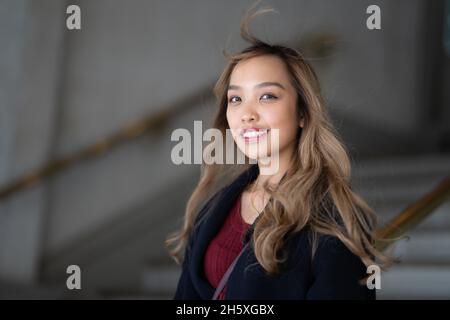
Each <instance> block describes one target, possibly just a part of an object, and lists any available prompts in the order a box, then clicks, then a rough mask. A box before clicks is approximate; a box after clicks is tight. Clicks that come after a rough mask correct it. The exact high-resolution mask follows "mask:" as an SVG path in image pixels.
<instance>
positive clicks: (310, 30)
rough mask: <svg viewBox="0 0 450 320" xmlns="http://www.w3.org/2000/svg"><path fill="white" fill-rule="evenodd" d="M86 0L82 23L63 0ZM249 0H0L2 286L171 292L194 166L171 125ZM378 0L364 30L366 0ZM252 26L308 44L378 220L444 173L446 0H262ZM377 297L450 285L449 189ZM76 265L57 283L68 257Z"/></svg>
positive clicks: (217, 60)
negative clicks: (183, 161)
mask: <svg viewBox="0 0 450 320" xmlns="http://www.w3.org/2000/svg"><path fill="white" fill-rule="evenodd" d="M71 4H76V5H78V6H79V7H80V8H81V30H68V29H67V28H66V19H67V18H68V16H69V15H68V14H67V13H66V9H67V7H68V6H69V5H71ZM252 4H253V1H241V0H239V1H237V0H235V1H207V0H191V1H181V0H170V1H162V0H151V1H144V0H129V1H119V0H96V1H62V0H0V26H1V27H0V298H2V299H13V298H19V299H20V298H29V299H170V298H172V296H173V294H174V290H175V287H176V282H177V280H178V276H179V272H180V267H179V266H177V265H176V264H175V263H174V262H173V261H172V260H171V259H169V256H168V254H167V252H166V250H165V248H164V239H165V238H166V236H167V234H168V233H170V232H172V231H175V230H176V229H177V228H178V227H180V226H181V219H182V216H183V213H184V208H185V204H186V200H187V199H188V197H189V195H190V192H192V190H193V188H194V186H195V185H196V182H197V180H198V178H199V173H200V166H199V165H195V164H192V165H180V166H177V165H175V164H173V163H172V162H171V158H170V154H171V150H172V148H173V147H174V145H176V143H175V142H172V141H171V140H170V136H171V133H172V131H173V130H174V129H175V128H186V129H188V130H189V131H191V132H192V131H193V121H194V120H202V121H204V126H203V127H204V130H205V128H206V127H207V126H206V124H209V123H210V119H211V117H212V115H213V114H214V111H215V110H216V106H215V101H214V99H213V96H212V92H211V89H212V86H213V85H214V82H215V81H216V80H217V78H218V76H219V74H220V72H221V70H222V69H223V68H224V66H225V63H226V59H225V58H224V56H223V55H222V49H224V48H226V49H227V51H228V52H236V51H238V50H241V49H243V48H244V47H245V45H246V44H245V43H244V42H243V41H242V40H241V39H240V37H239V23H240V20H241V18H242V16H243V14H244V12H245V10H246V9H248V8H249V7H250V6H251V5H252ZM372 4H376V5H378V6H379V7H380V9H381V30H369V29H368V28H367V26H366V20H367V18H368V17H369V14H367V13H366V9H367V7H368V6H369V5H372ZM264 5H270V6H272V7H273V8H274V9H276V10H277V11H278V12H279V13H277V14H268V15H265V16H264V17H262V18H257V19H256V20H254V21H253V23H252V25H251V29H252V30H253V32H254V33H255V35H256V36H258V37H260V38H262V39H263V40H266V41H268V42H272V43H281V44H285V45H290V46H292V47H294V48H296V49H299V50H301V51H302V52H304V54H305V56H306V58H307V59H309V60H310V61H311V62H312V63H313V66H314V67H315V69H316V71H317V73H318V74H319V77H320V80H321V83H322V86H323V93H324V96H325V100H326V102H327V106H328V108H329V110H330V113H331V116H332V119H333V121H334V124H335V125H336V128H337V130H338V131H339V133H340V134H341V135H342V136H343V138H344V140H345V143H346V145H347V147H348V149H349V151H350V153H351V158H352V161H353V173H352V182H353V184H354V189H355V190H356V191H357V192H359V193H360V194H361V195H362V196H363V197H364V198H365V199H366V200H367V201H368V203H369V204H370V205H371V206H372V207H373V208H374V209H375V210H376V212H377V213H378V214H379V216H380V218H381V221H382V222H387V221H389V219H391V218H392V217H394V216H396V215H397V214H399V213H400V212H401V211H402V209H405V208H406V207H407V206H408V205H410V204H411V203H414V201H416V200H417V199H419V198H420V197H422V196H423V195H425V194H427V193H428V192H429V191H430V190H432V189H433V188H434V187H436V185H438V184H439V182H440V181H442V179H443V178H444V177H445V176H448V175H449V174H450V153H449V152H450V108H449V105H450V90H449V89H450V1H443V0H435V1H425V0H402V1H400V0H398V1H379V0H376V1H365V0H339V1H332V0H322V1H318V0H315V1H312V0H303V1H299V0H289V1H288V0H283V1H263V2H262V3H261V6H264ZM408 235H409V236H410V239H409V241H405V240H401V241H399V242H398V243H397V244H396V246H395V252H396V254H398V255H399V256H401V259H402V263H400V264H398V265H396V266H395V267H393V268H392V269H391V270H389V271H388V272H385V273H382V277H381V286H382V289H381V290H378V292H377V295H378V298H379V299H404V298H411V299H432V298H438V299H449V298H450V250H449V249H448V248H449V247H450V205H449V202H448V201H447V202H445V203H443V204H442V205H440V206H439V207H438V208H437V209H436V210H434V212H433V213H432V214H431V215H430V216H429V217H428V218H427V219H426V220H425V221H424V222H423V223H421V224H420V225H419V226H418V227H417V228H415V229H414V230H412V231H410V232H408ZM69 265H78V266H80V268H81V286H82V289H81V290H68V289H67V287H66V279H67V277H68V276H69V275H68V274H67V273H66V268H67V267H68V266H69Z"/></svg>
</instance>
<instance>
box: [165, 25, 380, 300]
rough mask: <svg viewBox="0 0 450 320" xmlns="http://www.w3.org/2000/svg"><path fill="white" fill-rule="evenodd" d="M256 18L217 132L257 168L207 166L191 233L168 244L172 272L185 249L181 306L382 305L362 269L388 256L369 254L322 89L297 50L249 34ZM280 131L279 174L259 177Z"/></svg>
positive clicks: (230, 79)
mask: <svg viewBox="0 0 450 320" xmlns="http://www.w3.org/2000/svg"><path fill="white" fill-rule="evenodd" d="M251 18H252V17H247V18H246V19H245V20H244V21H243V23H242V26H241V36H242V37H243V38H244V39H245V40H247V41H248V42H250V43H251V46H250V47H248V48H246V49H245V50H243V51H242V52H240V53H239V54H236V55H234V56H232V57H231V58H230V62H229V64H228V66H227V67H226V68H225V70H224V71H223V73H222V75H221V76H220V78H219V80H218V82H217V84H216V86H215V88H214V91H215V94H216V97H217V99H218V102H219V109H218V112H217V114H216V117H215V121H214V125H213V127H215V128H217V129H219V130H220V131H221V132H222V133H223V134H224V136H225V131H226V130H227V129H231V131H232V132H233V139H234V142H235V146H237V148H239V150H241V151H242V152H243V153H244V154H245V156H246V159H247V160H248V159H254V160H256V161H257V162H258V163H257V164H253V165H232V166H231V168H230V166H227V165H222V166H220V165H207V164H206V163H205V164H203V166H202V175H201V179H200V181H199V184H198V186H197V187H196V189H195V190H194V192H193V194H192V196H191V198H190V199H189V201H188V205H187V208H186V213H185V218H184V225H183V227H182V229H181V230H180V231H179V232H178V233H176V234H175V235H174V236H172V238H169V239H168V240H167V245H174V244H175V247H174V248H173V249H172V251H171V255H172V256H173V257H174V258H175V260H176V261H177V262H179V261H180V260H179V257H180V256H181V254H182V253H183V251H184V261H183V264H182V273H181V277H180V279H179V282H178V286H177V290H176V293H175V297H174V298H175V299H212V298H213V296H214V298H217V299H375V291H374V290H371V289H368V287H367V284H366V281H365V278H366V277H367V276H368V274H367V266H369V265H371V264H380V263H383V262H386V261H387V258H386V257H385V256H384V255H383V254H382V253H381V252H379V251H378V250H377V249H376V248H375V247H374V240H375V239H374V234H373V231H374V228H375V223H376V219H375V215H374V213H373V211H372V210H371V208H370V207H369V206H368V205H367V204H366V202H365V201H364V200H363V199H362V198H360V197H359V196H358V195H357V194H355V192H353V191H352V189H351V185H350V160H349V158H348V155H347V152H346V150H345V148H344V147H343V144H342V142H341V141H340V140H339V139H338V136H337V134H336V132H335V130H334V129H333V126H332V124H331V122H330V120H329V118H328V115H327V113H326V110H325V107H324V104H323V101H322V98H321V93H320V86H319V82H318V79H317V77H316V75H315V73H314V71H313V69H312V68H311V66H310V65H309V63H308V62H306V61H305V60H304V59H303V57H302V55H301V54H300V53H299V52H297V51H296V50H294V49H291V48H288V47H285V46H280V45H270V44H267V43H265V42H262V41H261V40H259V39H256V38H255V37H253V36H252V35H250V33H249V32H248V21H249V20H250V19H251ZM273 129H278V130H279V131H278V132H279V140H278V158H279V169H278V171H277V172H276V173H274V174H270V175H263V174H260V171H261V172H262V170H260V169H261V165H262V161H261V160H262V159H261V153H260V152H259V151H258V149H257V148H256V147H255V146H257V145H259V144H262V143H263V142H264V143H266V144H267V143H268V144H269V145H270V143H271V141H270V139H271V135H270V130H273ZM230 169H232V170H235V171H234V172H237V174H236V175H235V176H232V175H230ZM230 176H232V177H236V178H233V179H232V181H231V182H230V183H229V184H227V185H226V186H225V187H223V188H222V189H219V188H217V185H219V186H220V185H221V184H222V185H223V182H224V181H225V180H226V178H227V177H230ZM214 187H216V190H217V189H218V190H219V191H217V192H215V193H214V194H213V196H211V197H208V195H207V194H208V191H209V190H211V189H212V188H214ZM205 202H206V203H205ZM201 203H205V204H204V205H200V204H201ZM375 260H377V263H375ZM233 262H234V263H235V264H233V268H232V269H230V271H231V273H229V274H228V276H229V278H227V277H225V281H223V283H222V284H221V286H219V283H220V282H221V279H222V278H223V277H224V275H225V273H226V271H227V270H228V268H229V267H230V265H232V263H233ZM217 287H219V289H217ZM222 287H223V289H222ZM214 294H215V295H214Z"/></svg>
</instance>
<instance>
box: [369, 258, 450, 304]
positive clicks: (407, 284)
mask: <svg viewBox="0 0 450 320" xmlns="http://www.w3.org/2000/svg"><path fill="white" fill-rule="evenodd" d="M377 299H379V300H384V299H450V265H446V266H432V265H429V266H423V265H418V266H415V265H398V266H395V267H393V268H392V269H391V270H389V271H386V272H382V274H381V289H380V290H377Z"/></svg>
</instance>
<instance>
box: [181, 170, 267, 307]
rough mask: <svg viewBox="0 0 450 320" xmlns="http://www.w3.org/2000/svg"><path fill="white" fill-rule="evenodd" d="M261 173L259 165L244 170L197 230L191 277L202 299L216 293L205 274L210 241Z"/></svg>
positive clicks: (218, 199)
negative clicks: (204, 264) (247, 188)
mask: <svg viewBox="0 0 450 320" xmlns="http://www.w3.org/2000/svg"><path fill="white" fill-rule="evenodd" d="M258 174H259V168H258V165H256V164H255V165H253V166H251V167H250V168H249V169H248V170H247V171H245V172H243V173H242V174H241V175H240V176H239V177H238V178H237V179H236V180H235V181H233V182H232V183H231V184H230V185H228V186H227V187H225V188H223V189H222V190H220V191H219V195H218V196H217V198H216V201H214V203H212V205H211V206H210V208H209V209H208V211H207V212H206V213H205V217H204V219H202V221H201V224H202V226H201V227H199V228H198V229H197V230H198V231H197V232H198V234H197V235H196V239H195V245H194V246H193V250H192V256H191V261H190V268H189V269H190V272H191V279H192V282H193V284H194V286H195V287H196V289H197V291H198V292H199V294H200V295H201V297H202V299H211V297H212V296H213V294H214V288H213V287H212V286H211V285H210V284H209V282H208V280H207V279H206V277H205V276H204V268H203V260H204V255H205V253H206V249H207V248H208V245H209V243H210V242H211V240H212V239H213V238H214V237H215V235H216V234H217V233H218V232H219V230H220V228H221V227H222V225H223V224H224V222H225V220H226V218H227V217H228V214H229V213H230V210H231V209H232V207H233V205H234V203H235V201H236V200H237V197H238V196H239V195H240V194H241V192H242V191H243V190H244V188H245V187H246V186H247V185H248V184H249V183H251V182H253V181H254V180H255V179H256V178H257V177H258ZM250 229H253V226H252V227H251V228H249V230H248V232H247V234H246V236H245V239H246V241H247V240H248V239H249V235H250V234H251V230H250Z"/></svg>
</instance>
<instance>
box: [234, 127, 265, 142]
mask: <svg viewBox="0 0 450 320" xmlns="http://www.w3.org/2000/svg"><path fill="white" fill-rule="evenodd" d="M269 131H270V129H247V130H243V131H242V132H241V138H242V139H244V141H245V142H246V143H252V142H256V141H259V140H260V139H262V138H264V137H265V136H266V135H267V132H269Z"/></svg>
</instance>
